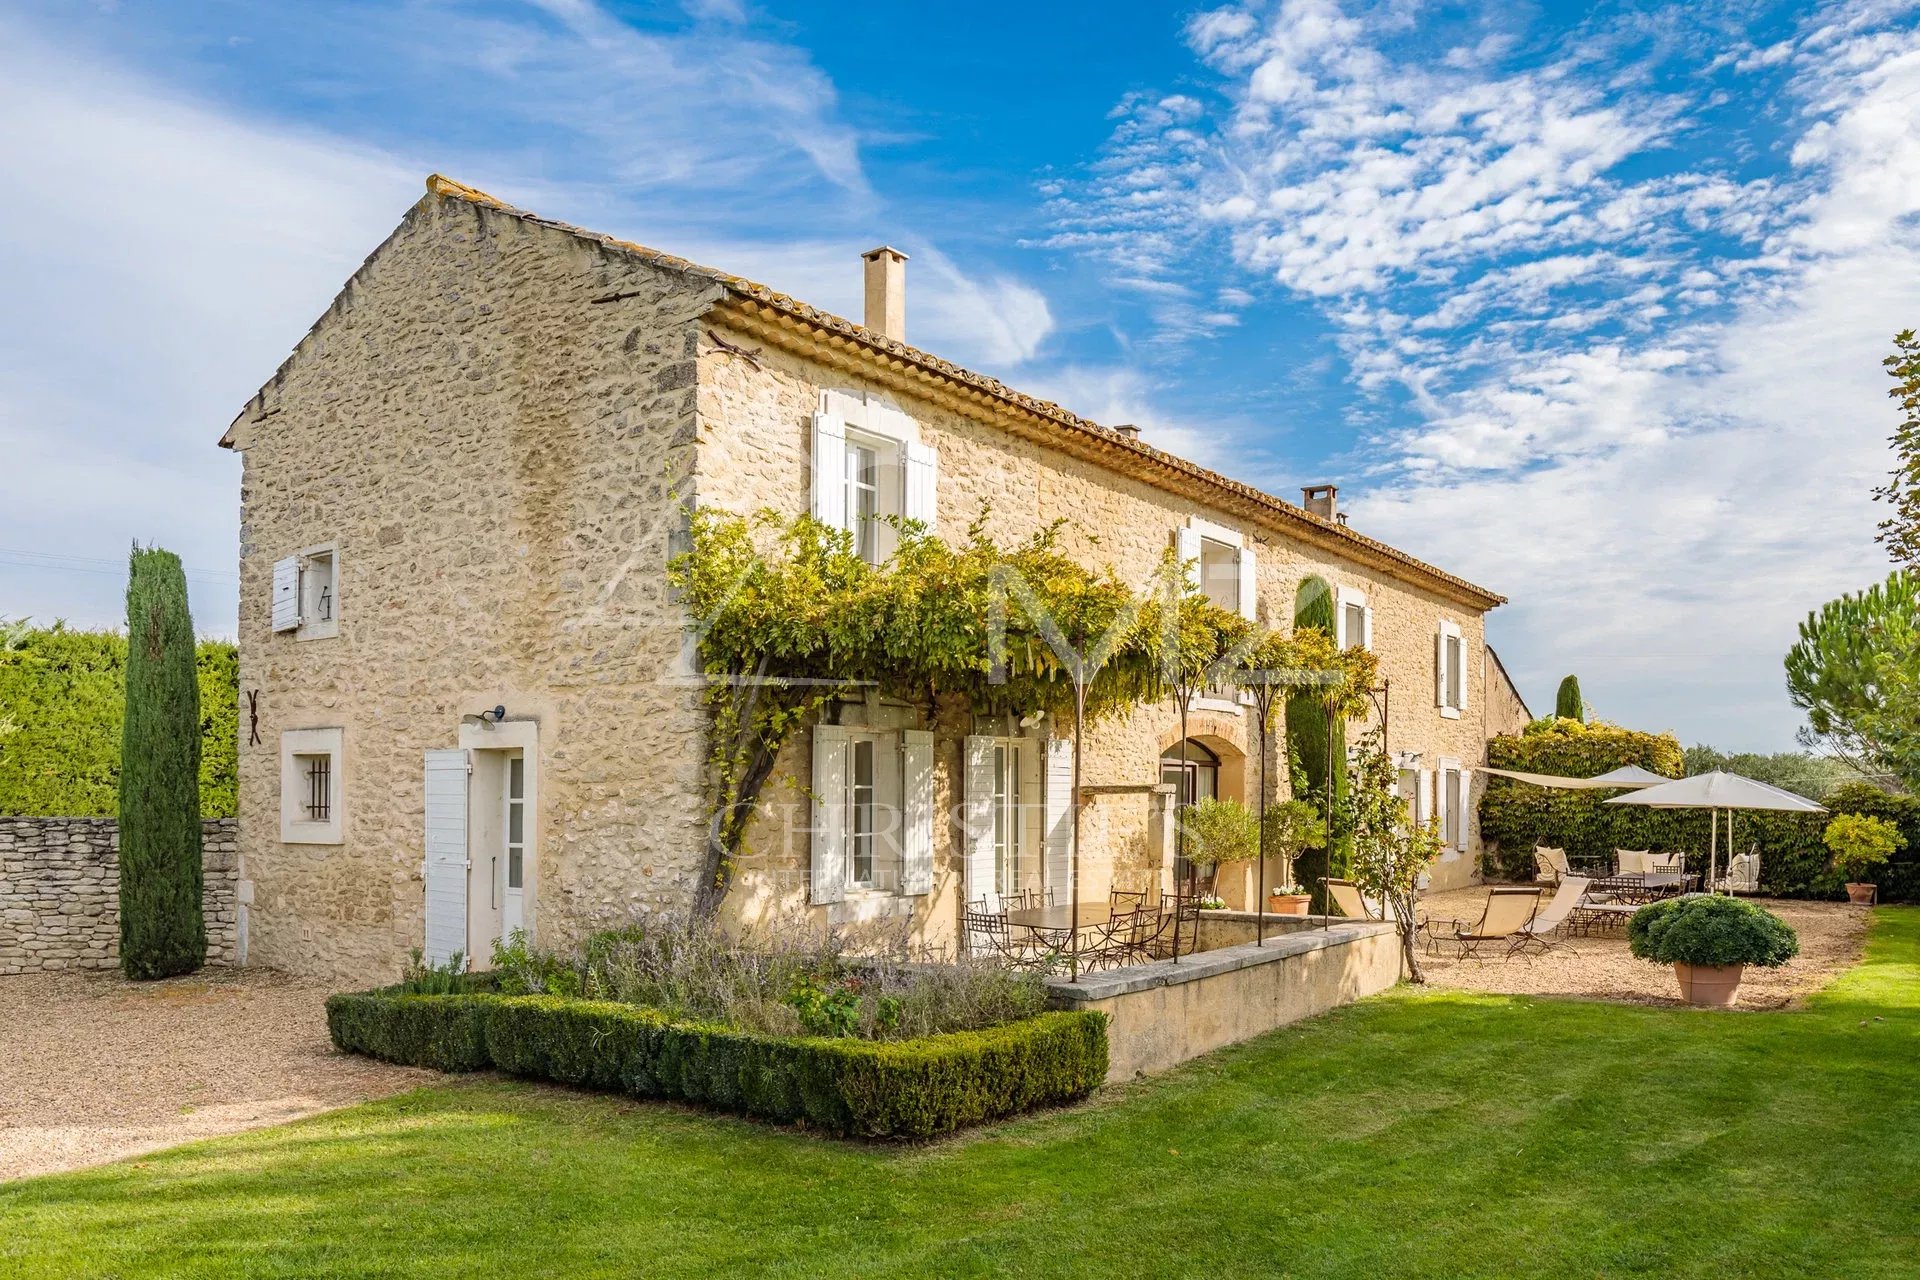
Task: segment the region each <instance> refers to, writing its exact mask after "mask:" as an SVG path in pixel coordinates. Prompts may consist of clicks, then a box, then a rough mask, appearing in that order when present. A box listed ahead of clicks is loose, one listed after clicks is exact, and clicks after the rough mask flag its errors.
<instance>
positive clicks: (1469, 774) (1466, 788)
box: [1453, 769, 1473, 852]
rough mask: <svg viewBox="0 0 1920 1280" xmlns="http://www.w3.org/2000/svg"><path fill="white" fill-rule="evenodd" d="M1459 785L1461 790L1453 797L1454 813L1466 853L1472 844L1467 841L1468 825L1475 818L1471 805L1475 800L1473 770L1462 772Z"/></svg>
mask: <svg viewBox="0 0 1920 1280" xmlns="http://www.w3.org/2000/svg"><path fill="white" fill-rule="evenodd" d="M1457 785H1458V786H1459V788H1460V789H1459V791H1458V792H1456V793H1455V795H1454V797H1453V803H1454V810H1453V811H1454V813H1455V814H1457V815H1458V816H1457V817H1456V818H1455V821H1456V822H1458V823H1459V831H1460V849H1461V851H1462V852H1464V851H1465V850H1466V847H1467V845H1468V844H1469V843H1470V842H1469V841H1468V839H1467V823H1468V820H1469V819H1471V818H1472V816H1473V808H1472V806H1471V803H1470V802H1471V800H1472V798H1473V770H1471V769H1462V770H1460V773H1459V775H1458V781H1457Z"/></svg>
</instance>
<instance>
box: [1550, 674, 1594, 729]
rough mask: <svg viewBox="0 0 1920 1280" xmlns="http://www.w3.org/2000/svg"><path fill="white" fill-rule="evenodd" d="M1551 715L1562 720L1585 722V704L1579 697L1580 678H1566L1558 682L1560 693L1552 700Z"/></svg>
mask: <svg viewBox="0 0 1920 1280" xmlns="http://www.w3.org/2000/svg"><path fill="white" fill-rule="evenodd" d="M1553 714H1554V715H1556V716H1558V717H1560V718H1561V719H1563V720H1578V721H1580V723H1582V724H1585V723H1586V721H1587V704H1586V703H1585V702H1584V701H1582V700H1581V697H1580V677H1579V676H1568V677H1567V678H1566V679H1565V680H1562V681H1561V682H1560V692H1559V693H1558V694H1556V695H1555V696H1554V699H1553Z"/></svg>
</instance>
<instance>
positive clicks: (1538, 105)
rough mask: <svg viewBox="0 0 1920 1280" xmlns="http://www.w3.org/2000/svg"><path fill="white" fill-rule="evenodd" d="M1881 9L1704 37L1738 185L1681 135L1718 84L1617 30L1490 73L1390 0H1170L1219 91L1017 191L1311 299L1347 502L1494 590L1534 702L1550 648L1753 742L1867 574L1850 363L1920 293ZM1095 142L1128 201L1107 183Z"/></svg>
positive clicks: (1917, 195)
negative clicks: (1730, 88) (1772, 143)
mask: <svg viewBox="0 0 1920 1280" xmlns="http://www.w3.org/2000/svg"><path fill="white" fill-rule="evenodd" d="M1911 8H1912V6H1911V5H1900V6H1894V7H1887V6H1876V5H1873V4H1870V3H1861V4H1841V5H1829V6H1827V7H1825V8H1824V9H1822V10H1820V11H1818V12H1817V13H1815V14H1814V15H1812V16H1811V17H1810V18H1809V19H1808V20H1807V22H1806V24H1805V26H1804V28H1803V30H1802V32H1801V33H1800V34H1799V35H1796V36H1795V37H1794V38H1793V39H1791V40H1789V41H1784V42H1781V43H1778V44H1775V45H1772V46H1769V47H1768V48H1767V49H1766V50H1764V51H1756V50H1753V49H1752V48H1751V47H1750V46H1749V47H1748V48H1747V49H1746V51H1745V52H1744V53H1736V54H1735V55H1734V56H1733V57H1732V58H1730V59H1728V60H1727V62H1728V64H1729V65H1730V64H1733V63H1736V62H1737V64H1738V66H1739V74H1741V75H1744V76H1765V77H1767V79H1766V81H1765V83H1764V85H1761V86H1758V87H1757V88H1756V90H1755V91H1756V93H1758V94H1760V95H1763V96H1764V97H1766V98H1768V99H1770V100H1772V101H1776V102H1779V103H1780V105H1782V106H1783V107H1784V108H1785V111H1784V112H1783V113H1782V115H1781V121H1782V123H1783V125H1784V126H1785V127H1786V129H1787V131H1788V135H1789V141H1788V145H1790V146H1791V154H1792V167H1791V168H1790V169H1787V170H1785V171H1783V172H1781V173H1778V174H1775V175H1774V176H1772V177H1762V178H1752V177H1749V176H1745V175H1741V176H1735V175H1736V174H1737V173H1738V172H1739V171H1738V169H1737V168H1735V167H1734V166H1735V164H1736V163H1739V162H1740V161H1741V159H1742V157H1741V156H1740V155H1739V154H1737V153H1736V154H1732V155H1722V154H1717V153H1716V152H1715V151H1714V149H1713V148H1714V146H1715V144H1717V143H1720V142H1722V141H1724V140H1723V139H1720V138H1717V137H1713V136H1703V135H1701V134H1700V133H1699V131H1698V125H1697V120H1696V116H1695V115H1694V113H1695V112H1696V111H1704V110H1706V109H1708V108H1709V107H1718V106H1720V104H1721V95H1722V93H1723V90H1721V89H1720V88H1718V87H1715V86H1710V85H1706V84H1705V83H1704V82H1701V83H1700V85H1699V87H1688V88H1682V89H1680V90H1676V91H1672V92H1662V91H1658V90H1655V89H1652V88H1649V87H1648V86H1649V85H1653V84H1657V83H1673V84H1680V85H1683V86H1685V85H1687V84H1688V81H1687V80H1686V78H1685V77H1679V78H1672V77H1669V78H1667V79H1666V80H1662V79H1661V78H1660V77H1658V76H1655V75H1654V74H1652V63H1651V62H1648V63H1647V64H1645V65H1642V64H1636V63H1634V62H1632V61H1631V60H1630V59H1631V58H1632V57H1633V56H1635V55H1633V54H1631V53H1628V54H1624V55H1623V54H1621V53H1620V50H1621V49H1623V48H1625V47H1626V42H1625V41H1624V40H1623V39H1620V38H1617V37H1618V33H1617V32H1607V31H1600V32H1597V33H1596V32H1594V31H1589V32H1588V33H1587V34H1588V35H1589V36H1590V37H1591V38H1589V39H1586V40H1585V41H1584V42H1581V41H1573V42H1562V43H1561V44H1560V45H1558V46H1552V47H1553V48H1556V49H1558V50H1559V51H1558V52H1556V53H1551V54H1549V55H1547V57H1546V60H1545V61H1540V60H1539V59H1538V58H1536V59H1535V61H1534V62H1533V63H1531V64H1520V65H1516V64H1515V61H1514V55H1513V53H1512V48H1513V47H1516V46H1511V45H1510V44H1509V43H1507V42H1505V41H1492V42H1490V43H1487V42H1483V44H1482V45H1481V46H1479V47H1476V48H1473V49H1466V48H1465V47H1464V46H1456V48H1455V49H1454V50H1451V51H1432V50H1430V49H1424V48H1421V47H1420V45H1419V42H1417V41H1402V42H1396V41H1395V38H1394V37H1395V34H1396V32H1398V31H1399V30H1401V29H1403V27H1404V24H1405V23H1407V22H1409V21H1412V20H1413V14H1414V11H1415V7H1414V6H1410V5H1407V6H1389V7H1388V8H1386V9H1384V10H1383V9H1381V8H1374V9H1372V10H1370V11H1367V12H1366V13H1365V15H1364V17H1361V16H1359V15H1357V14H1355V13H1350V12H1348V11H1347V10H1346V9H1345V8H1343V7H1342V6H1338V5H1335V4H1333V3H1330V2H1328V0H1314V2H1312V3H1285V4H1279V5H1259V6H1248V7H1235V8H1232V9H1228V10H1221V11H1218V12H1216V13H1212V14H1205V15H1202V16H1201V17H1200V18H1197V19H1195V20H1194V22H1193V24H1192V25H1191V27H1190V29H1189V38H1190V41H1191V43H1192V45H1193V47H1194V50H1195V52H1196V53H1197V54H1198V55H1199V56H1200V57H1201V58H1202V60H1203V61H1204V62H1205V63H1206V64H1207V65H1208V66H1209V67H1210V68H1211V69H1212V70H1213V71H1215V72H1216V73H1217V74H1218V75H1219V76H1220V78H1221V79H1220V83H1221V87H1222V91H1223V99H1222V105H1221V106H1220V107H1219V108H1218V109H1216V110H1214V111H1212V112H1210V113H1209V114H1208V115H1207V116H1206V117H1204V118H1200V119H1195V118H1192V117H1191V116H1189V117H1187V118H1183V119H1181V120H1180V121H1178V122H1169V121H1168V120H1167V119H1166V118H1165V116H1164V113H1162V112H1160V111H1159V110H1158V107H1157V104H1156V103H1155V101H1154V100H1153V99H1152V98H1151V97H1150V96H1149V95H1137V96H1136V97H1135V98H1132V99H1129V100H1128V102H1127V103H1126V104H1124V106H1125V111H1124V112H1123V115H1122V118H1121V122H1120V124H1119V126H1118V128H1117V130H1116V133H1115V135H1114V140H1113V143H1112V145H1111V147H1110V149H1109V151H1108V153H1107V155H1106V156H1105V158H1104V159H1103V162H1102V166H1101V167H1100V168H1099V169H1098V170H1097V171H1096V172H1095V174H1094V175H1093V177H1092V178H1091V179H1090V180H1089V181H1088V183H1086V184H1085V185H1084V186H1082V187H1080V188H1079V189H1075V188H1074V187H1073V186H1072V185H1071V184H1067V185H1063V187H1062V189H1061V191H1060V194H1059V196H1058V197H1057V198H1056V200H1055V202H1054V205H1053V208H1054V210H1055V213H1056V215H1057V217H1058V218H1059V225H1060V232H1059V234H1060V237H1061V240H1060V243H1061V244H1063V245H1066V246H1069V247H1075V248H1078V249H1080V250H1081V251H1083V252H1086V253H1089V254H1091V255H1093V256H1095V257H1097V258H1100V259H1101V260H1104V261H1107V262H1110V263H1114V264H1120V263H1130V264H1138V263H1147V264H1150V266H1151V269H1152V276H1153V278H1154V279H1156V280H1158V281H1161V282H1163V283H1164V284H1166V285H1168V286H1171V287H1176V288H1177V287H1182V286H1186V287H1189V288H1194V287H1207V288H1218V287H1220V285H1221V284H1222V282H1223V279H1226V280H1231V279H1232V278H1233V277H1232V273H1222V272H1220V271H1219V270H1218V266H1219V262H1218V259H1217V258H1216V257H1215V256H1213V252H1212V246H1213V245H1214V244H1216V243H1218V239H1217V238H1218V237H1220V236H1224V237H1226V238H1227V240H1228V242H1229V243H1230V245H1231V247H1232V252H1233V262H1234V263H1235V264H1236V265H1237V267H1238V269H1239V270H1240V271H1241V272H1243V273H1251V274H1256V275H1258V276H1261V277H1265V278H1267V279H1269V280H1271V281H1273V282H1274V283H1277V284H1278V285H1280V286H1282V287H1284V288H1285V289H1287V290H1289V291H1290V292H1291V293H1292V295H1293V296H1295V297H1296V298H1301V299H1306V300H1308V301H1310V302H1311V303H1312V305H1313V306H1314V307H1315V308H1316V309H1317V310H1318V311H1319V313H1320V315H1321V316H1322V317H1323V318H1324V319H1325V320H1326V321H1327V322H1328V323H1329V324H1331V325H1332V326H1333V329H1334V333H1335V337H1336V340H1337V341H1338V343H1339V346H1340V350H1341V351H1342V354H1343V355H1344V356H1345V358H1346V359H1347V361H1348V363H1349V366H1350V369H1351V376H1352V378H1353V380H1354V382H1355V384H1356V385H1357V386H1358V387H1359V388H1361V389H1362V390H1363V391H1364V392H1365V393H1366V394H1367V396H1368V397H1369V398H1370V400H1371V402H1372V405H1373V411H1372V412H1370V413H1369V414H1367V415H1366V417H1367V418H1368V419H1369V420H1370V421H1371V423H1372V425H1371V426H1370V427H1369V433H1370V434H1369V435H1368V436H1367V437H1366V438H1365V439H1364V440H1363V441H1362V442H1361V447H1360V448H1359V450H1358V451H1356V453H1354V454H1353V455H1352V457H1351V459H1350V461H1351V463H1352V465H1353V467H1354V468H1355V469H1357V471H1358V473H1359V475H1358V478H1359V479H1361V480H1362V481H1363V484H1362V486H1359V487H1357V488H1356V489H1354V490H1353V491H1351V502H1350V508H1351V510H1352V511H1353V514H1354V521H1355V524H1356V526H1358V527H1361V528H1363V529H1364V530H1365V531H1367V532H1369V533H1373V534H1376V535H1380V536H1384V537H1387V538H1389V539H1391V540H1393V541H1395V542H1396V543H1398V544H1399V545H1402V546H1404V547H1406V548H1408V549H1409V550H1412V551H1414V552H1415V553H1417V554H1420V555H1422V556H1425V557H1427V558H1430V559H1433V560H1436V561H1438V562H1439V563H1442V564H1444V565H1446V566H1447V567H1449V568H1451V569H1454V570H1456V571H1458V572H1462V573H1465V574H1467V575H1468V576H1471V577H1474V578H1476V579H1478V580H1481V581H1484V582H1486V583H1487V584H1488V585H1490V586H1493V587H1495V588H1496V589H1499V590H1502V591H1504V592H1506V593H1507V594H1509V595H1511V596H1512V597H1513V599H1514V604H1512V605H1511V606H1509V607H1508V608H1506V609H1504V610H1502V611H1501V612H1500V613H1498V614H1496V615H1495V617H1494V621H1493V624H1492V625H1493V630H1494V636H1495V642H1496V644H1499V645H1501V647H1502V648H1503V649H1504V650H1505V651H1506V654H1507V657H1508V659H1509V666H1510V667H1513V668H1515V670H1516V674H1518V675H1519V676H1520V678H1521V679H1522V681H1523V683H1525V684H1526V685H1527V686H1528V689H1529V691H1531V692H1532V693H1533V694H1534V695H1535V697H1536V700H1540V699H1544V697H1545V696H1546V694H1547V693H1548V692H1549V691H1550V689H1551V687H1552V682H1553V681H1554V680H1557V679H1558V677H1559V676H1560V675H1562V674H1564V673H1565V672H1566V671H1567V670H1579V671H1580V672H1581V674H1582V676H1583V684H1584V685H1585V686H1586V687H1587V688H1588V689H1589V691H1590V694H1591V696H1593V697H1594V698H1595V701H1596V702H1597V703H1599V705H1600V706H1601V709H1602V710H1603V711H1604V712H1607V713H1609V714H1612V715H1616V716H1618V717H1620V718H1622V719H1626V720H1630V721H1633V722H1636V723H1641V724H1646V725H1654V726H1658V725H1671V726H1672V727H1674V728H1676V729H1677V730H1679V731H1681V732H1682V733H1683V734H1685V735H1687V736H1690V737H1692V736H1699V737H1713V738H1717V739H1719V740H1720V741H1722V742H1723V743H1725V744H1727V745H1753V746H1767V745H1771V746H1784V745H1787V744H1788V742H1789V741H1790V736H1791V729H1792V726H1793V724H1794V722H1795V716H1794V713H1793V712H1792V710H1791V708H1790V707H1789V706H1788V704H1787V703H1786V699H1785V697H1784V695H1783V692H1782V689H1781V674H1780V670H1781V669H1780V656H1781V655H1782V654H1783V653H1784V651H1785V650H1786V648H1787V647H1788V646H1789V645H1790V644H1791V643H1792V640H1793V636H1794V628H1795V625H1796V624H1797V622H1798V621H1799V619H1800V618H1801V617H1802V616H1803V615H1804V614H1805V613H1806V611H1807V610H1809V609H1810V608H1813V607H1815V606H1817V605H1818V604H1819V603H1820V602H1822V601H1823V600H1825V599H1827V598H1829V597H1830V596H1832V595H1834V594H1837V593H1838V592H1839V591H1842V590H1846V589H1851V588H1854V587H1857V586H1859V585H1861V584H1863V583H1865V582H1867V581H1870V580H1873V579H1875V578H1877V577H1879V576H1881V575H1882V574H1883V573H1884V572H1885V562H1884V558H1883V557H1882V556H1880V555H1879V554H1878V552H1877V551H1876V549H1875V548H1874V546H1873V544H1872V541H1871V537H1872V531H1873V525H1874V521H1875V518H1876V514H1877V513H1876V512H1874V511H1873V509H1872V507H1871V503H1870V501H1869V493H1870V490H1871V488H1872V486H1873V485H1874V484H1875V483H1877V482H1878V481H1879V479H1880V478H1881V475H1882V473H1883V472H1884V470H1885V469H1886V467H1887V465H1888V463H1889V458H1888V456H1887V455H1886V452H1885V447H1884V437H1885V433H1886V431H1887V429H1888V427H1889V426H1890V424H1891V419H1890V417H1889V414H1888V410H1887V408H1886V402H1885V399H1884V391H1885V380H1884V376H1883V375H1882V373H1881V371H1880V369H1879V358H1880V356H1881V355H1882V354H1883V352H1884V350H1885V349H1886V347H1887V345H1888V341H1889V339H1890V337H1891V335H1892V333H1893V332H1895V331H1896V330H1897V329H1900V328H1904V327H1907V326H1909V325H1912V324H1914V323H1915V321H1916V318H1920V233H1917V232H1916V215H1920V114H1916V112H1915V111H1914V103H1915V102H1920V33H1916V31H1915V29H1914V28H1913V26H1912V24H1911V21H1910V12H1909V11H1910V10H1911ZM1676 16H1679V15H1676ZM1682 20H1683V21H1684V18H1682ZM1713 20H1717V19H1712V18H1711V17H1710V16H1709V17H1703V18H1702V19H1701V21H1702V22H1710V21H1713ZM1706 43H1707V41H1706V40H1705V39H1701V40H1699V41H1696V44H1697V45H1704V44H1706ZM1696 52H1698V54H1699V62H1700V63H1701V64H1705V63H1707V62H1708V60H1709V59H1710V58H1711V57H1712V54H1711V53H1710V52H1699V51H1698V50H1697V49H1696ZM1659 53H1660V56H1667V55H1669V54H1671V53H1672V49H1671V48H1669V47H1667V46H1664V45H1663V46H1662V47H1661V49H1660V51H1659ZM1622 56H1625V57H1627V58H1628V59H1629V61H1627V62H1625V63H1623V62H1621V61H1620V58H1621V57H1622ZM1648 56H1649V57H1651V56H1653V55H1648ZM1683 95H1685V96H1683ZM1683 143H1684V144H1685V145H1682V144H1683ZM1783 150H1784V148H1783ZM1683 157H1684V158H1683ZM1654 158H1658V159H1659V163H1652V164H1649V163H1647V162H1648V161H1649V160H1650V159H1654ZM1629 162H1632V163H1631V164H1629ZM1722 165H1725V168H1722V167H1721V166H1722ZM1128 171H1139V172H1147V173H1152V174H1154V175H1155V182H1154V186H1153V190H1154V193H1155V194H1154V199H1153V201H1152V202H1151V204H1150V205H1149V206H1146V207H1144V208H1143V207H1141V206H1139V205H1127V204H1125V203H1123V202H1121V201H1120V200H1119V199H1118V196H1119V194H1120V193H1122V192H1124V191H1126V190H1127V189H1128V185H1127V184H1128ZM1206 227H1211V228H1213V230H1214V233H1215V234H1214V236H1212V237H1209V236H1207V235H1206V234H1204V233H1203V231H1204V228H1206ZM1130 269H1134V270H1137V269H1138V267H1137V266H1134V267H1131V268H1130ZM1239 278H1240V279H1241V280H1242V281H1244V280H1245V279H1246V276H1245V275H1244V274H1243V275H1241V276H1240V277H1239ZM1199 282H1205V283H1204V286H1202V285H1201V284H1200V283H1199ZM1382 421H1385V422H1386V423H1387V424H1388V425H1385V426H1381V425H1379V424H1380V423H1381V422H1382ZM1353 478H1354V477H1353V476H1350V477H1349V479H1350V480H1351V479H1353Z"/></svg>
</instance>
